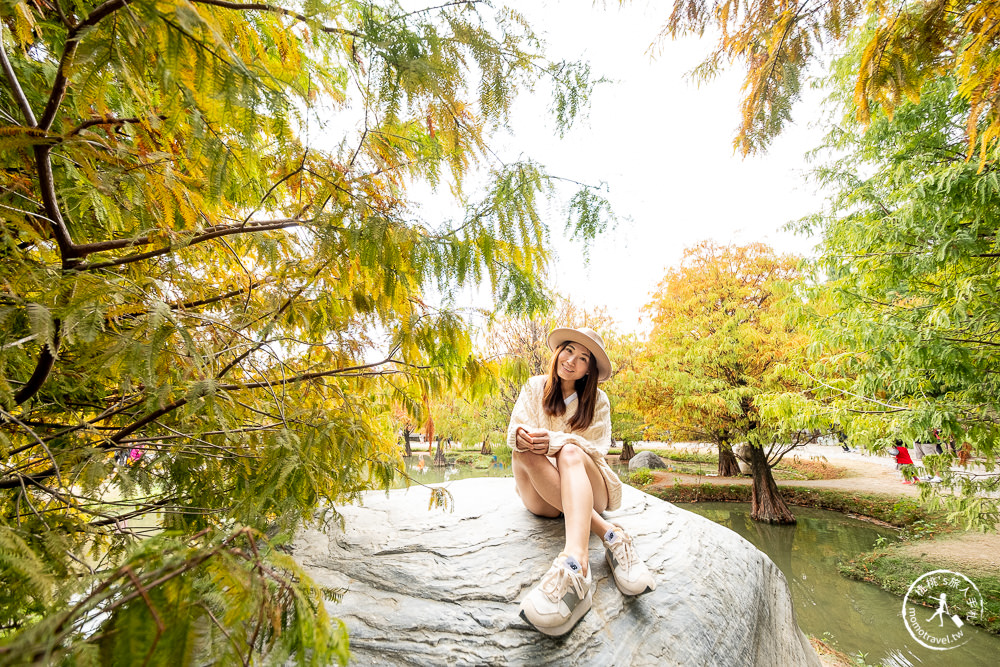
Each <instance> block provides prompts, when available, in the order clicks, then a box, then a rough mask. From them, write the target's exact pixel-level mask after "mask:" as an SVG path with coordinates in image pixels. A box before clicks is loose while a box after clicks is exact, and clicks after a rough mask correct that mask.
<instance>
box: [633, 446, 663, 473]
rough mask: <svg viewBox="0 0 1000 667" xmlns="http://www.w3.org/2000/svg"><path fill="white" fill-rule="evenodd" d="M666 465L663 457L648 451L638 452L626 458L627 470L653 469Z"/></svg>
mask: <svg viewBox="0 0 1000 667" xmlns="http://www.w3.org/2000/svg"><path fill="white" fill-rule="evenodd" d="M666 467H667V464H666V463H664V462H663V459H661V458H660V457H659V456H657V455H656V454H654V453H653V452H650V451H645V452H639V453H638V454H636V455H635V456H633V457H632V458H630V459H629V460H628V469H629V471H634V470H638V469H639V468H649V469H650V470H655V469H656V468H666Z"/></svg>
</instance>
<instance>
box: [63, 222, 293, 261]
mask: <svg viewBox="0 0 1000 667" xmlns="http://www.w3.org/2000/svg"><path fill="white" fill-rule="evenodd" d="M302 224H303V221H302V220H297V219H295V218H286V219H284V220H268V221H266V222H251V223H248V224H239V225H218V226H215V227H209V228H207V230H206V231H204V232H202V233H201V234H196V235H195V236H192V237H191V238H190V240H189V241H188V242H187V243H184V244H183V245H174V244H172V243H171V244H170V245H167V246H165V247H163V248H157V249H156V250H150V251H147V252H141V253H137V254H135V255H126V256H125V257H119V258H118V259H109V260H107V261H104V262H88V263H84V264H79V265H78V266H76V269H77V270H79V271H93V270H95V269H104V268H108V267H110V266H120V265H122V264H131V263H133V262H139V261H141V260H144V259H149V258H151V257H158V256H160V255H165V254H167V253H169V252H172V251H174V250H179V249H182V248H187V247H189V246H193V245H195V244H197V243H202V242H204V241H209V240H211V239H217V238H220V237H223V236H232V235H234V234H249V233H252V232H269V231H275V230H278V229H287V228H289V227H299V226H301V225H302ZM152 242H153V240H152V239H151V238H150V237H148V236H140V237H139V238H137V239H121V240H115V241H99V242H97V243H88V244H86V245H82V246H77V251H78V252H80V253H81V254H83V255H87V254H91V253H95V252H102V251H105V250H115V249H118V248H126V247H130V246H137V245H148V244H150V243H152Z"/></svg>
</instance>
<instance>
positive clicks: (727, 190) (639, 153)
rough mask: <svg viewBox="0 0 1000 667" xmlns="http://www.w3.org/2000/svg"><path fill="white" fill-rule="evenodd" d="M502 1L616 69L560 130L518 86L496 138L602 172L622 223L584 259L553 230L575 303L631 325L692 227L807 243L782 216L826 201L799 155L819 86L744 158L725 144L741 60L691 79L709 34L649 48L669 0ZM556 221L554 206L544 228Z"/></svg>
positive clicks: (563, 282)
mask: <svg viewBox="0 0 1000 667" xmlns="http://www.w3.org/2000/svg"><path fill="white" fill-rule="evenodd" d="M510 4H511V5H512V6H514V7H516V8H517V9H518V10H519V11H521V12H522V13H524V14H525V15H526V16H527V17H528V18H529V20H530V22H531V24H532V25H533V26H534V28H535V29H536V31H538V32H539V33H541V34H542V35H543V36H544V39H545V40H546V42H547V43H548V49H547V53H548V55H549V57H550V58H551V59H553V60H559V59H563V58H566V59H584V60H587V61H588V62H589V63H590V65H591V67H592V71H593V73H594V75H595V76H604V77H606V78H608V79H611V80H612V83H608V84H605V85H603V86H601V87H599V88H598V89H597V91H596V92H595V94H594V96H593V99H592V103H591V109H590V113H589V120H587V121H585V123H584V124H583V125H582V126H579V127H576V128H575V129H574V130H573V131H571V132H570V133H569V134H568V135H567V136H566V137H565V138H563V139H558V138H557V137H555V136H554V132H553V124H552V123H551V122H550V121H548V120H547V119H546V120H543V115H544V114H543V110H544V108H545V106H546V105H547V104H548V100H547V99H541V98H540V96H539V97H536V98H534V99H532V98H525V99H522V100H521V101H520V102H519V103H518V107H517V111H516V113H515V116H514V118H513V121H512V123H511V126H512V135H511V136H510V137H508V138H506V139H505V140H504V141H502V142H501V143H500V149H499V150H498V153H499V154H500V155H501V157H502V158H503V159H505V160H507V159H510V160H513V159H516V158H517V157H518V156H519V155H523V156H525V157H528V156H530V157H531V158H533V159H535V160H537V161H538V162H540V163H542V164H543V165H545V166H546V167H547V168H548V170H549V172H550V173H552V174H555V175H559V176H564V177H567V178H572V179H574V180H578V181H582V182H586V183H593V184H597V183H600V182H606V183H607V184H608V188H609V193H608V196H609V198H610V200H611V201H612V203H613V206H614V209H615V212H616V213H617V214H618V216H619V217H620V222H619V225H618V227H617V228H616V229H615V230H613V231H610V232H609V233H607V234H606V235H604V236H603V237H602V238H601V239H600V240H599V241H598V243H597V244H596V245H595V246H594V247H593V248H592V250H591V263H590V265H589V266H584V265H583V263H582V261H581V258H580V253H579V248H577V247H574V246H572V245H569V244H567V243H565V242H562V241H560V242H559V243H558V247H559V255H558V258H557V260H556V263H555V265H554V267H553V269H554V271H553V278H554V280H553V283H554V286H555V288H556V289H557V291H559V292H561V293H564V294H568V295H569V296H570V297H571V298H572V299H573V301H574V302H576V303H578V304H581V305H586V306H588V307H592V306H605V307H607V308H608V309H609V311H610V312H611V314H612V315H613V316H614V317H615V318H616V319H617V321H618V323H619V325H620V327H621V328H622V329H624V330H631V329H634V328H636V326H637V324H638V319H639V311H640V308H641V307H642V306H643V305H644V304H645V303H646V302H647V301H648V300H649V295H650V293H651V292H652V291H653V290H654V289H655V288H656V285H657V283H658V282H659V280H660V278H661V277H662V276H663V273H664V269H665V268H666V267H669V266H672V265H675V264H677V262H678V261H679V259H680V257H681V253H682V251H683V250H684V248H686V247H690V246H692V245H694V244H696V243H698V242H699V241H701V240H704V239H713V240H715V241H717V242H720V243H728V242H738V243H747V242H751V241H762V242H765V243H768V244H770V245H771V246H772V247H774V248H775V249H776V250H778V251H779V252H793V253H797V254H806V253H808V252H809V251H810V250H811V248H812V246H813V241H812V240H809V239H805V238H803V237H800V236H796V235H794V234H792V233H791V232H785V231H782V230H781V227H782V226H783V225H784V224H785V223H787V222H788V221H790V220H794V219H798V218H799V217H802V216H804V215H806V214H809V213H812V212H814V211H817V210H819V209H820V208H821V206H822V198H821V197H820V196H819V195H818V194H817V193H816V192H815V189H814V188H813V186H811V185H809V184H807V183H806V181H805V179H804V178H803V174H804V172H805V171H806V170H807V169H808V165H807V164H806V162H805V160H804V154H805V152H806V151H807V150H809V149H811V148H813V147H815V146H816V145H817V144H818V143H819V140H820V137H821V132H820V130H819V128H817V127H811V124H812V121H813V120H815V118H816V116H817V114H818V100H819V96H818V95H815V94H814V95H813V96H812V99H807V101H806V103H802V104H800V105H798V106H797V107H796V108H795V109H794V110H793V118H794V119H795V121H796V122H795V125H794V126H792V127H790V128H789V129H788V130H787V131H786V132H785V133H784V134H783V135H782V136H781V137H779V139H778V140H776V141H775V142H774V144H773V145H772V146H771V148H770V150H769V151H768V153H767V154H766V155H764V156H759V157H751V158H746V159H743V158H740V157H738V156H737V155H735V154H734V152H733V148H732V138H733V136H734V134H735V129H736V126H737V123H738V121H739V108H738V103H739V92H740V91H739V89H740V85H741V83H742V76H741V74H742V73H741V72H739V71H737V70H735V69H734V70H732V71H730V72H728V73H726V74H724V75H723V76H722V77H720V78H718V79H716V80H714V81H712V82H709V83H706V84H702V85H701V86H700V87H699V86H697V85H695V84H694V83H693V82H691V81H690V80H689V79H688V77H687V76H686V74H687V72H689V71H690V70H691V69H692V68H693V67H694V66H695V65H697V64H698V63H699V62H700V61H701V60H702V59H703V58H704V57H705V55H707V53H708V52H709V49H710V48H711V47H712V43H711V42H710V41H708V38H706V39H705V40H704V41H700V42H699V41H698V40H695V39H688V40H685V41H683V42H669V41H667V42H663V44H662V48H661V49H659V53H658V55H657V56H656V58H655V59H651V57H650V54H649V50H648V49H649V46H650V44H651V43H652V41H653V40H654V39H655V37H656V35H657V33H658V31H659V28H660V26H661V25H662V23H663V21H664V20H665V18H666V16H667V12H668V11H669V6H668V5H665V4H663V3H658V6H653V7H649V6H648V5H647V4H646V3H645V2H643V1H642V0H639V1H638V2H635V3H632V4H630V5H626V6H625V7H622V8H619V6H618V3H609V4H608V6H607V7H605V8H601V7H600V6H596V7H595V6H592V5H591V4H590V3H588V2H585V1H581V0H576V1H573V0H543V1H539V2H528V1H524V2H514V3H510ZM567 192H568V190H567ZM563 222H564V220H563V217H562V216H561V213H560V211H559V210H554V211H553V212H552V219H551V220H550V224H551V226H552V227H553V229H554V230H556V229H561V228H562V225H563Z"/></svg>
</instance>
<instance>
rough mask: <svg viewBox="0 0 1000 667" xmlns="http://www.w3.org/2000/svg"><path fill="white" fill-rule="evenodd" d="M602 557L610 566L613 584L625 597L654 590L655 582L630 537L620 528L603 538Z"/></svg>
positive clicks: (609, 532) (617, 527) (610, 531)
mask: <svg viewBox="0 0 1000 667" xmlns="http://www.w3.org/2000/svg"><path fill="white" fill-rule="evenodd" d="M604 548H605V551H604V557H605V558H606V559H607V560H608V565H610V566H611V574H612V575H614V578H615V584H617V585H618V590H620V591H621V592H622V593H624V594H625V595H642V594H643V593H648V592H650V591H654V590H656V580H655V579H653V575H652V574H651V573H650V571H649V568H647V567H646V564H645V563H643V562H642V559H641V558H639V555H638V554H637V553H636V552H635V548H634V547H633V546H632V537H631V536H630V535H629V534H628V533H626V532H625V530H624V529H623V528H621V527H620V526H615V527H613V528H612V529H611V530H609V531H608V532H607V534H606V535H605V536H604Z"/></svg>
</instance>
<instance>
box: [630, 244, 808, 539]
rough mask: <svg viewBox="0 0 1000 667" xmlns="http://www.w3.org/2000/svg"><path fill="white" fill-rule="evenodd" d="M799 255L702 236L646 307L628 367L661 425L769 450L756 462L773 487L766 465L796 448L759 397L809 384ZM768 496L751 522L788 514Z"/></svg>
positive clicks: (644, 405) (678, 433) (639, 396)
mask: <svg viewBox="0 0 1000 667" xmlns="http://www.w3.org/2000/svg"><path fill="white" fill-rule="evenodd" d="M798 261H799V260H798V259H797V258H795V257H792V256H781V255H777V254H776V253H775V252H774V251H773V250H771V248H769V247H768V246H765V245H763V244H759V243H752V244H748V245H745V246H736V245H728V246H720V245H717V244H715V243H713V242H710V241H705V242H702V243H701V244H699V245H697V246H695V247H693V248H689V249H687V250H685V252H684V256H683V258H682V260H681V264H680V266H678V267H675V268H672V269H670V270H668V271H667V274H666V275H665V276H664V278H663V280H662V281H661V282H660V285H659V287H658V288H657V291H656V292H655V293H654V294H653V298H652V300H651V301H650V303H649V304H648V305H647V306H646V311H647V313H648V314H649V317H650V320H651V322H652V325H653V328H652V331H651V332H650V334H649V342H648V343H647V345H646V349H645V350H644V351H643V354H642V362H641V363H640V364H638V366H637V368H636V369H635V370H632V371H630V373H631V374H632V375H633V379H632V380H631V382H630V384H632V385H633V386H632V392H633V393H634V395H635V397H634V402H635V404H636V405H637V407H638V408H639V409H640V410H642V412H643V414H644V415H645V416H646V419H647V420H648V421H649V422H650V423H651V424H652V425H653V426H654V427H655V428H657V429H658V430H661V431H664V430H669V431H670V433H671V436H672V437H673V438H677V439H692V440H697V441H701V442H712V443H715V444H717V445H719V446H720V455H721V452H722V451H726V450H728V449H729V447H730V446H731V444H733V443H737V442H745V443H748V444H750V445H751V446H752V447H753V448H754V449H755V450H757V451H758V452H764V451H765V450H766V455H762V456H757V455H754V467H755V474H757V473H760V474H762V475H765V476H766V478H767V479H764V480H762V482H764V483H768V482H769V485H770V487H773V486H774V483H773V479H771V478H770V469H769V467H768V464H770V465H775V464H776V463H777V462H778V461H780V459H781V457H782V456H784V454H785V453H786V452H787V451H789V450H790V449H791V448H792V447H793V446H795V444H797V440H796V439H795V438H794V437H792V434H790V433H789V432H788V431H787V430H786V429H784V428H783V425H782V424H781V422H780V421H779V420H773V419H770V418H768V416H767V415H765V414H764V413H762V411H761V407H762V405H761V401H762V400H763V399H765V398H770V399H772V400H773V398H774V397H775V396H781V395H785V394H798V393H801V391H802V389H803V386H804V385H803V376H802V374H801V371H802V370H803V369H804V367H805V350H806V345H807V343H808V339H807V338H806V336H805V335H804V334H803V333H801V332H799V331H797V330H796V328H795V327H793V326H792V325H791V324H790V321H789V319H788V317H787V315H788V311H789V306H788V300H787V299H788V297H790V296H792V295H793V294H794V292H793V289H794V286H795V284H796V282H797V281H798V279H799V274H798V268H797V267H798ZM626 382H628V380H626ZM756 486H757V479H756V477H755V487H756ZM755 491H757V492H762V489H755ZM771 492H772V493H771V496H769V497H761V498H758V495H757V494H756V493H755V495H754V507H753V510H752V515H753V516H754V518H757V519H764V520H768V521H771V520H786V519H791V514H790V513H789V512H788V510H787V508H783V503H781V502H780V499H778V498H777V496H776V489H771ZM758 501H760V503H762V504H759V503H758ZM772 505H773V507H772ZM778 514H780V515H781V516H780V517H779V516H778Z"/></svg>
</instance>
